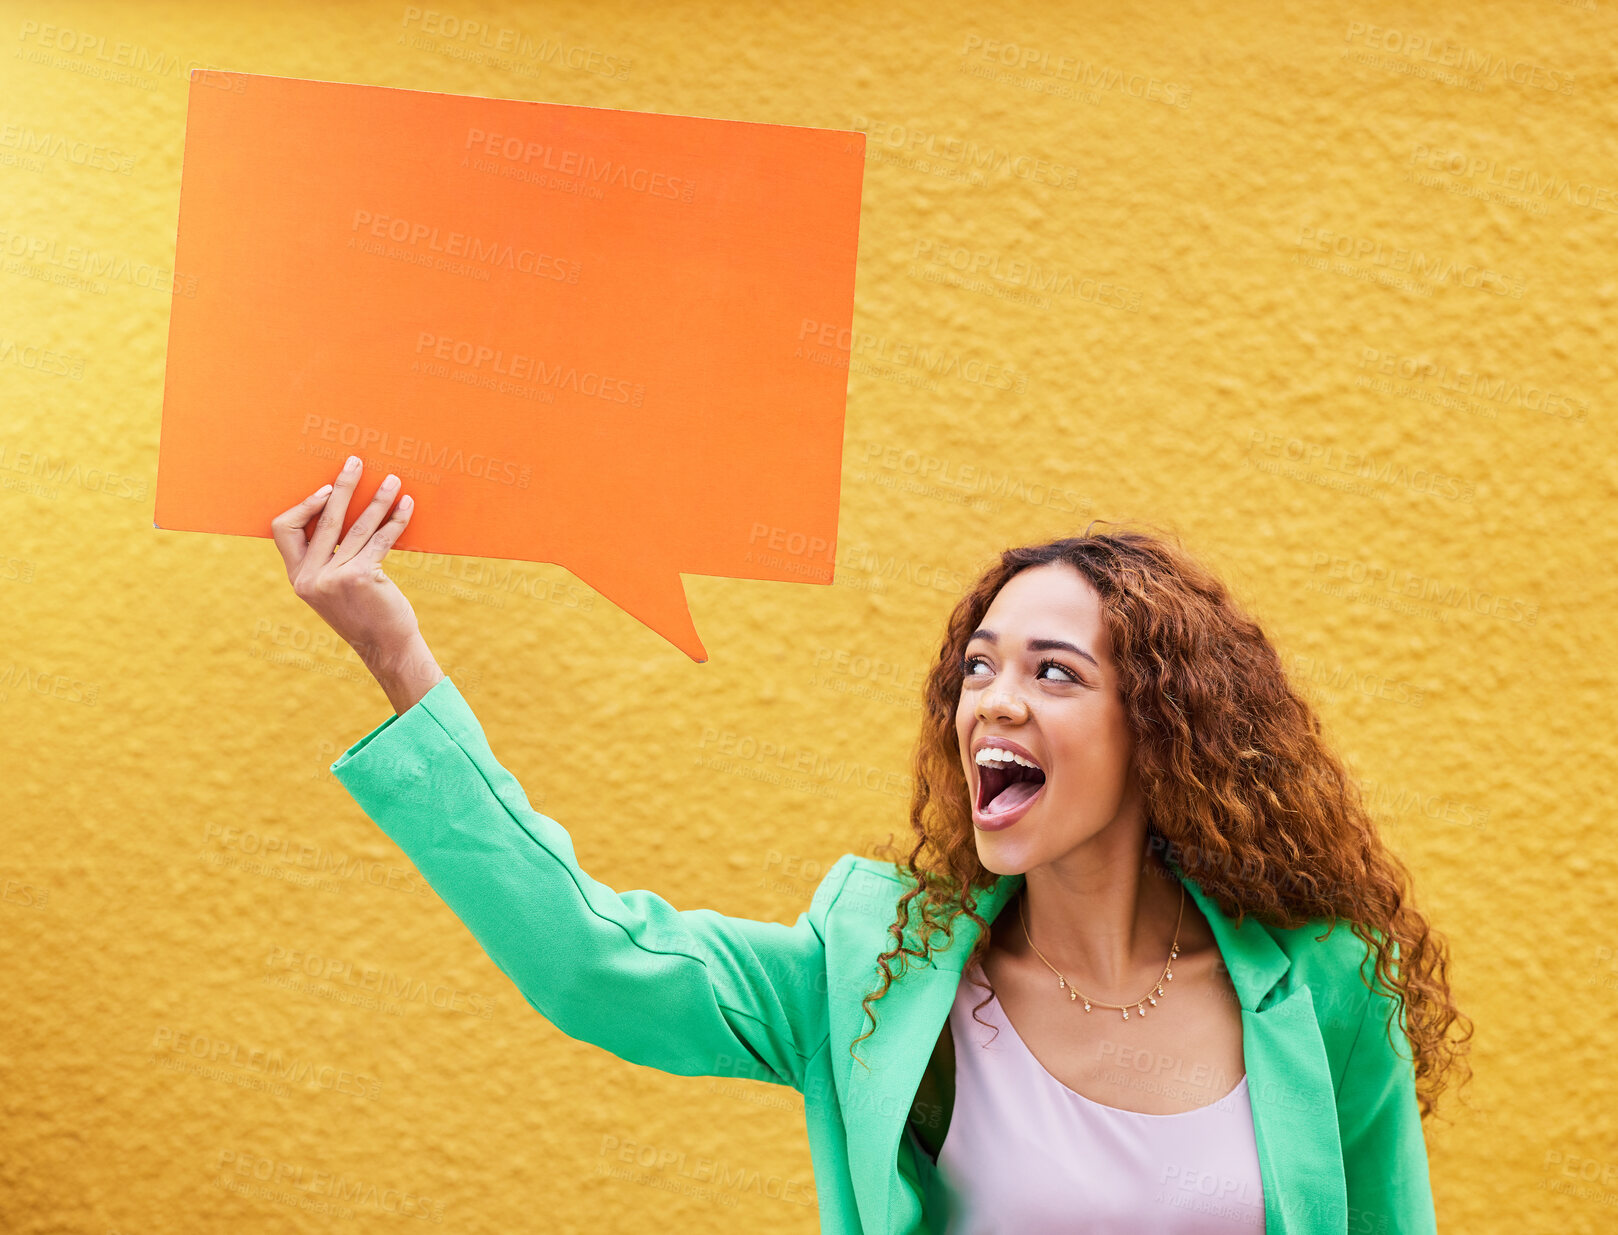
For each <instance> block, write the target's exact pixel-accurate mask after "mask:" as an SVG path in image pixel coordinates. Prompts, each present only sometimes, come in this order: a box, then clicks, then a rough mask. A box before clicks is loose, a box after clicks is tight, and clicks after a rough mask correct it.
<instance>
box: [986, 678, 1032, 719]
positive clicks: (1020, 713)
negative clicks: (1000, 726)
mask: <svg viewBox="0 0 1618 1235" xmlns="http://www.w3.org/2000/svg"><path fill="white" fill-rule="evenodd" d="M978 719H979V720H1005V721H1012V722H1019V721H1024V720H1027V719H1028V704H1027V703H1025V702H1024V701H1023V698H1022V696H1021V695H1019V694H1017V693H1016V692H1015V691H1012V690H1010V689H1008V688H1007V687H1005V686H1002V685H1001V684H1000V683H999V682H996V683H995V684H994V685H993V686H990V687H987V688H986V689H984V690H983V691H982V693H980V694H979V695H978Z"/></svg>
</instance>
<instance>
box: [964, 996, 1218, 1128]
mask: <svg viewBox="0 0 1618 1235" xmlns="http://www.w3.org/2000/svg"><path fill="white" fill-rule="evenodd" d="M961 989H963V990H965V989H967V983H965V982H962V983H961ZM989 1003H990V1004H992V1005H994V1010H995V1017H996V1019H998V1020H999V1022H1000V1028H1002V1029H1004V1030H1005V1031H1006V1032H1007V1033H1009V1034H1010V1035H1011V1038H1012V1041H1014V1042H1015V1043H1016V1044H1017V1046H1018V1047H1019V1048H1020V1049H1021V1050H1022V1053H1023V1055H1024V1056H1026V1057H1027V1059H1028V1060H1029V1062H1031V1063H1032V1064H1033V1065H1034V1067H1036V1068H1038V1069H1039V1070H1040V1071H1041V1072H1042V1073H1044V1075H1045V1076H1046V1077H1047V1078H1048V1079H1049V1080H1050V1082H1051V1084H1053V1085H1056V1086H1057V1087H1059V1088H1060V1089H1061V1090H1062V1092H1063V1093H1067V1094H1072V1095H1073V1097H1075V1098H1077V1099H1078V1100H1079V1101H1080V1102H1082V1103H1084V1104H1085V1105H1086V1106H1093V1107H1095V1108H1096V1109H1097V1110H1100V1111H1105V1112H1106V1113H1107V1114H1109V1115H1126V1116H1132V1117H1134V1118H1137V1119H1184V1118H1185V1117H1186V1116H1187V1115H1202V1114H1205V1113H1207V1112H1210V1111H1215V1110H1220V1109H1222V1108H1223V1107H1224V1106H1225V1105H1226V1104H1227V1103H1228V1102H1229V1101H1230V1100H1231V1099H1232V1098H1234V1097H1236V1095H1237V1094H1239V1093H1240V1092H1241V1091H1242V1090H1243V1089H1244V1088H1245V1087H1246V1085H1247V1071H1246V1069H1245V1068H1244V1069H1243V1070H1242V1076H1241V1079H1240V1080H1239V1081H1237V1082H1236V1084H1235V1085H1233V1086H1231V1088H1230V1092H1228V1093H1226V1094H1224V1095H1222V1096H1221V1097H1218V1098H1215V1099H1214V1100H1213V1101H1212V1102H1209V1103H1206V1104H1204V1105H1203V1106H1193V1107H1192V1108H1191V1109H1190V1110H1188V1111H1168V1112H1166V1113H1164V1114H1158V1113H1156V1112H1153V1111H1131V1110H1128V1109H1126V1108H1125V1107H1121V1106H1109V1105H1107V1103H1105V1102H1097V1101H1096V1100H1095V1099H1094V1098H1089V1097H1086V1096H1085V1095H1084V1094H1082V1093H1080V1092H1079V1091H1078V1090H1076V1089H1072V1088H1070V1087H1069V1086H1068V1085H1066V1084H1065V1083H1063V1081H1062V1080H1061V1078H1059V1077H1058V1076H1056V1075H1055V1074H1054V1073H1052V1072H1051V1070H1050V1069H1049V1068H1047V1067H1046V1066H1045V1065H1044V1064H1042V1063H1041V1062H1040V1061H1039V1056H1038V1055H1036V1054H1034V1052H1033V1051H1031V1050H1030V1049H1029V1048H1028V1043H1026V1042H1024V1041H1023V1040H1022V1035H1021V1034H1020V1033H1018V1032H1017V1027H1016V1026H1015V1025H1013V1024H1012V1023H1011V1017H1009V1016H1007V1015H1006V1010H1005V1008H1003V1007H1001V1006H1000V995H999V993H998V992H995V991H991V992H990V995H989ZM985 1006H987V1005H985Z"/></svg>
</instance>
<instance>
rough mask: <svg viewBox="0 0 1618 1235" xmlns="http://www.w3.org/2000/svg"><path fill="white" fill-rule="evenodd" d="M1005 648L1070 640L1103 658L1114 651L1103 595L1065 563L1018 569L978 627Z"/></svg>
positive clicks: (995, 598) (997, 595)
mask: <svg viewBox="0 0 1618 1235" xmlns="http://www.w3.org/2000/svg"><path fill="white" fill-rule="evenodd" d="M978 625H979V626H981V627H986V628H988V629H989V630H992V631H994V632H995V634H996V635H998V636H999V641H1000V644H1001V645H1002V646H1004V645H1005V644H1007V643H1008V642H1009V643H1011V644H1013V645H1015V644H1021V643H1024V642H1026V641H1027V640H1029V639H1066V640H1069V641H1070V642H1072V643H1076V644H1078V645H1079V646H1080V647H1083V648H1088V649H1089V650H1090V651H1091V652H1093V653H1095V655H1096V657H1097V658H1098V659H1102V658H1104V657H1106V656H1107V655H1108V654H1110V652H1111V647H1110V644H1109V642H1108V639H1107V626H1106V622H1105V621H1104V620H1103V613H1102V607H1101V597H1100V595H1099V594H1098V593H1097V592H1096V590H1095V587H1094V585H1093V584H1091V582H1090V581H1089V580H1088V579H1086V578H1085V577H1084V576H1083V575H1082V574H1080V573H1079V572H1078V571H1077V570H1075V569H1073V567H1071V566H1068V565H1067V564H1066V563H1063V562H1051V563H1049V564H1048V565H1045V566H1030V567H1029V568H1028V569H1026V570H1022V571H1018V572H1017V573H1016V574H1015V575H1013V576H1012V577H1011V578H1010V579H1008V580H1007V581H1006V583H1005V585H1004V586H1003V587H1002V588H1001V589H1000V590H999V592H997V593H996V594H995V597H994V600H993V601H992V602H990V604H989V608H988V611H987V612H986V613H985V614H984V615H983V620H982V621H981V622H979V623H978Z"/></svg>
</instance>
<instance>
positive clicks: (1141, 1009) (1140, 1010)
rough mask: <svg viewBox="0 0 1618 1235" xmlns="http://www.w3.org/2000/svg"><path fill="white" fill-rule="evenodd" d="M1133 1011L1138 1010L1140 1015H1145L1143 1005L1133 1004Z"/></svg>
mask: <svg viewBox="0 0 1618 1235" xmlns="http://www.w3.org/2000/svg"><path fill="white" fill-rule="evenodd" d="M1135 1011H1137V1012H1139V1013H1140V1014H1141V1015H1142V1016H1145V1015H1146V1009H1145V1008H1144V1007H1142V1006H1141V1005H1140V1004H1136V1005H1135Z"/></svg>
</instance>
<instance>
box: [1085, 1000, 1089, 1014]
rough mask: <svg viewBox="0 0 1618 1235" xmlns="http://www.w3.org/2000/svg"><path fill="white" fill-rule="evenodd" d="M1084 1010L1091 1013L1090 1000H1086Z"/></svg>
mask: <svg viewBox="0 0 1618 1235" xmlns="http://www.w3.org/2000/svg"><path fill="white" fill-rule="evenodd" d="M1084 1010H1085V1011H1086V1012H1088V1011H1089V1010H1090V1001H1089V1000H1088V999H1086V1000H1085V1001H1084Z"/></svg>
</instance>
